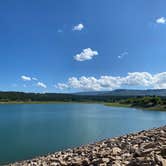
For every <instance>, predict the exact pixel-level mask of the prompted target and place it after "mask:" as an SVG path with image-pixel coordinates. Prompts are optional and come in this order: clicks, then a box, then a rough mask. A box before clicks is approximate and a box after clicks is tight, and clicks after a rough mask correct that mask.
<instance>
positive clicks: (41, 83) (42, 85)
mask: <svg viewBox="0 0 166 166" xmlns="http://www.w3.org/2000/svg"><path fill="white" fill-rule="evenodd" d="M36 85H37V86H38V87H41V88H47V85H46V84H44V83H43V82H38V83H37V84H36Z"/></svg>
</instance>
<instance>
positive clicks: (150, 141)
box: [8, 126, 166, 166]
mask: <svg viewBox="0 0 166 166" xmlns="http://www.w3.org/2000/svg"><path fill="white" fill-rule="evenodd" d="M165 164H166V126H163V127H159V128H153V129H150V130H142V131H140V132H137V133H130V134H127V135H123V136H120V137H114V138H108V139H104V140H102V141H99V142H96V143H93V144H88V145H83V146H80V147H76V148H73V149H67V150H64V151H59V152H55V153H52V154H48V155H45V156H39V157H36V158H33V159H30V160H25V161H19V162H15V163H11V164H8V166H38V165H44V166H61V165H62V166H68V165H75V166H78V165H100V166H106V165H112V166H127V165H128V166H139V165H156V166H162V165H163V166H165Z"/></svg>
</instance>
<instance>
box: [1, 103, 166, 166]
mask: <svg viewBox="0 0 166 166" xmlns="http://www.w3.org/2000/svg"><path fill="white" fill-rule="evenodd" d="M165 122H166V112H160V111H146V110H137V109H133V108H117V107H106V106H104V105H99V104H13V105H0V162H1V163H2V162H12V161H16V160H23V159H28V158H31V157H34V156H37V155H42V154H47V153H48V152H54V151H58V150H62V149H66V148H69V147H74V146H79V145H81V144H86V143H90V142H94V141H97V140H100V139H103V138H106V137H113V136H118V135H122V134H126V133H129V132H133V131H139V130H142V129H147V128H153V127H157V126H161V125H165Z"/></svg>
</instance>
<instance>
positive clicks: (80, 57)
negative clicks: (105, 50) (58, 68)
mask: <svg viewBox="0 0 166 166" xmlns="http://www.w3.org/2000/svg"><path fill="white" fill-rule="evenodd" d="M95 55H98V52H97V51H93V50H92V49H91V48H86V49H83V50H82V52H81V53H80V54H77V55H75V56H74V59H75V60H76V61H86V60H91V59H92V58H93V57H94V56H95Z"/></svg>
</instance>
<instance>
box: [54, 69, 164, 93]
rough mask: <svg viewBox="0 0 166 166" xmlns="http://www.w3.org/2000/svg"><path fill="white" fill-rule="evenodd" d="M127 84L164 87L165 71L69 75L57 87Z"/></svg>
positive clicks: (96, 87)
mask: <svg viewBox="0 0 166 166" xmlns="http://www.w3.org/2000/svg"><path fill="white" fill-rule="evenodd" d="M125 86H127V87H128V88H132V87H137V86H139V87H142V88H145V87H146V88H154V89H166V72H162V73H157V74H154V75H152V74H150V73H148V72H133V73H128V74H127V76H125V77H121V76H101V77H99V78H95V77H85V76H82V77H80V78H77V77H70V78H69V79H68V81H67V83H59V84H57V88H59V89H65V88H73V89H77V90H96V91H100V90H113V89H117V88H122V87H125Z"/></svg>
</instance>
